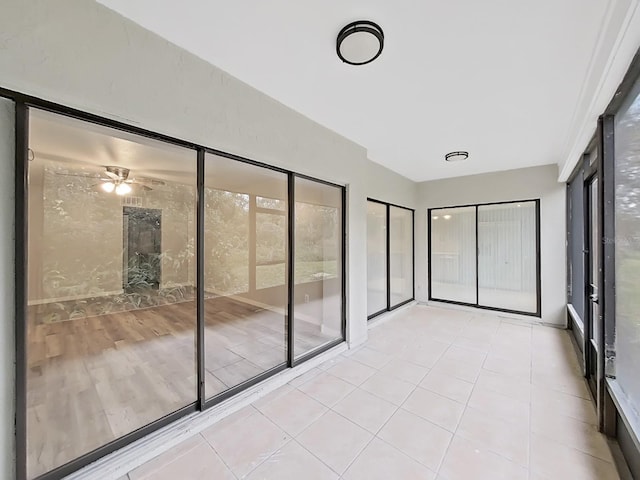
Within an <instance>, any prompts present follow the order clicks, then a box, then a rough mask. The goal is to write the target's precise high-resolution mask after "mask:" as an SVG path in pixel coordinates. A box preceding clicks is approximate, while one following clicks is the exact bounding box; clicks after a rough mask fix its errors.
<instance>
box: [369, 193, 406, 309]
mask: <svg viewBox="0 0 640 480" xmlns="http://www.w3.org/2000/svg"><path fill="white" fill-rule="evenodd" d="M367 202H372V203H377V204H380V205H384V206H385V207H386V210H385V215H386V229H387V232H386V233H387V235H386V237H387V238H386V245H385V249H386V252H385V255H386V269H387V271H386V274H387V279H386V280H387V292H386V293H387V306H386V307H385V308H383V309H382V310H380V311H378V312H374V313H372V314H370V315H368V316H367V320H371V319H372V318H375V317H377V316H378V315H382V314H383V313H386V312H391V311H393V310H395V309H397V308H400V307H402V306H403V305H406V304H407V303H410V302H413V301H414V300H415V298H416V211H415V210H414V209H413V208H409V207H403V206H402V205H396V204H394V203H389V202H385V201H382V200H376V199H374V198H367ZM391 207H395V208H400V209H402V210H409V211H410V212H411V242H412V247H411V248H412V253H411V255H412V260H411V261H412V269H411V271H412V279H411V281H412V287H411V298H409V299H407V300H404V301H402V302H400V303H397V304H395V305H391Z"/></svg>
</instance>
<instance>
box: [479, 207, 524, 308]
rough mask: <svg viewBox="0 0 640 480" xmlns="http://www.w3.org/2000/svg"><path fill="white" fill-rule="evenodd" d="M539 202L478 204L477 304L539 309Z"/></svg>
mask: <svg viewBox="0 0 640 480" xmlns="http://www.w3.org/2000/svg"><path fill="white" fill-rule="evenodd" d="M536 239H537V232H536V203H535V202H521V203H506V204H498V205H481V206H479V207H478V304H480V305H483V306H487V307H495V308H502V309H506V310H516V311H520V312H530V313H535V312H536V310H537V295H536V292H537V273H536Z"/></svg>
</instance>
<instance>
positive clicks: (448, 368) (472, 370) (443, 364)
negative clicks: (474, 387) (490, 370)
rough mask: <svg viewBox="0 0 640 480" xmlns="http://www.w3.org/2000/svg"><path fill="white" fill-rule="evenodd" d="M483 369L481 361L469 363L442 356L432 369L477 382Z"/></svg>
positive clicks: (466, 380)
mask: <svg viewBox="0 0 640 480" xmlns="http://www.w3.org/2000/svg"><path fill="white" fill-rule="evenodd" d="M481 369H482V364H481V363H475V364H473V363H467V362H460V361H457V360H451V359H449V358H441V359H440V360H439V361H438V362H437V363H436V364H435V366H434V367H433V368H432V369H431V371H435V372H438V373H442V374H444V375H450V376H452V377H455V378H459V379H460V380H464V381H465V382H472V383H473V382H475V381H476V379H477V378H478V375H479V374H480V370H481Z"/></svg>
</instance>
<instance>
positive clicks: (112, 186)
mask: <svg viewBox="0 0 640 480" xmlns="http://www.w3.org/2000/svg"><path fill="white" fill-rule="evenodd" d="M100 188H102V190H104V191H105V192H107V193H111V192H113V191H114V190H115V188H116V184H115V183H113V182H105V183H103V184H102V185H100Z"/></svg>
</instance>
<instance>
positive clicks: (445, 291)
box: [430, 207, 477, 304]
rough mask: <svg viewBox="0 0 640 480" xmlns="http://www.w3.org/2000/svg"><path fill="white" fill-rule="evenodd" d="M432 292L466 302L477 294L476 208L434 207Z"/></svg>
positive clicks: (472, 301)
mask: <svg viewBox="0 0 640 480" xmlns="http://www.w3.org/2000/svg"><path fill="white" fill-rule="evenodd" d="M430 235H431V259H430V261H431V296H432V298H435V299H439V300H451V301H456V302H463V303H473V304H475V303H476V302H477V298H476V208H475V207H459V208H443V209H438V210H431V232H430Z"/></svg>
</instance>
